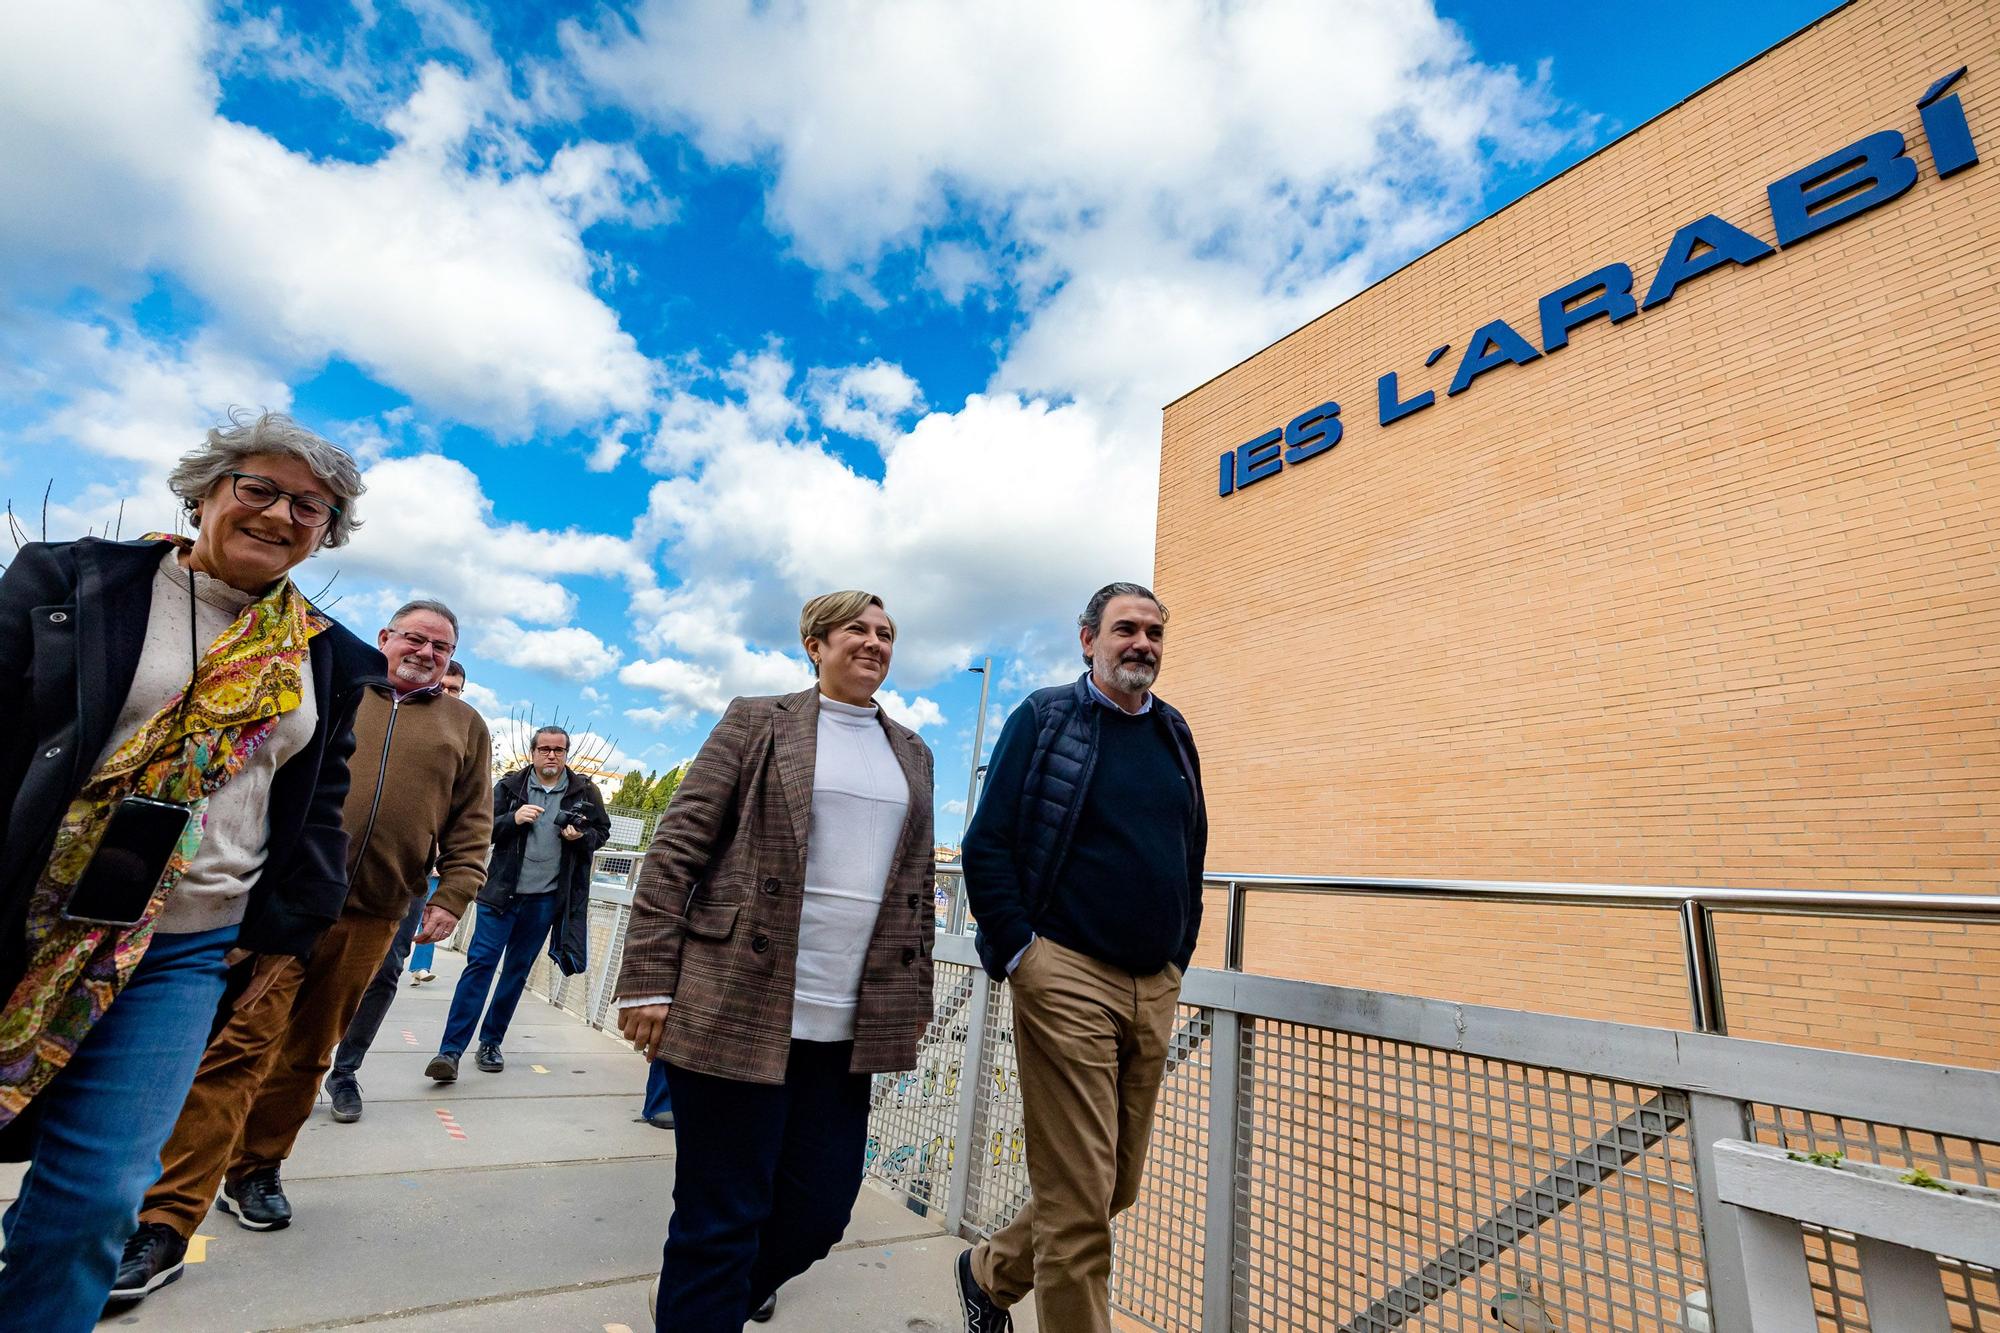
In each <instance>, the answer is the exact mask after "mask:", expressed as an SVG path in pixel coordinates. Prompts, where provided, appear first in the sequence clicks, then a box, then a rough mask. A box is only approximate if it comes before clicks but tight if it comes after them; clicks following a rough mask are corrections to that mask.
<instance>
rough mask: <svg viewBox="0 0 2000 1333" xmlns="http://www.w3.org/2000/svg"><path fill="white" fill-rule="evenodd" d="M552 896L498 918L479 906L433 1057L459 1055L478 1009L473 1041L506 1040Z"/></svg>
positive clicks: (548, 920) (533, 898)
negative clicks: (482, 1011)
mask: <svg viewBox="0 0 2000 1333" xmlns="http://www.w3.org/2000/svg"><path fill="white" fill-rule="evenodd" d="M560 892H561V890H557V893H560ZM557 893H531V894H528V895H527V896H525V897H519V898H516V899H514V905H513V906H512V907H510V908H508V909H507V910H506V911H504V912H496V911H495V910H493V909H492V908H491V907H488V906H487V905H486V904H485V903H481V904H479V906H478V908H477V909H476V910H477V911H478V913H479V915H478V917H477V919H476V920H474V922H473V923H472V943H471V944H469V945H467V946H466V950H465V971H463V972H461V973H459V975H458V988H457V989H456V990H454V991H453V992H452V993H451V1014H450V1016H449V1017H447V1018H446V1019H445V1022H444V1040H443V1042H441V1043H440V1044H439V1046H438V1050H439V1052H441V1053H442V1054H445V1055H463V1054H465V1048H466V1047H467V1046H468V1045H470V1044H471V1043H472V1025H473V1024H474V1023H476V1022H478V1021H479V1011H480V1009H481V1008H482V1007H484V1008H485V1009H486V1021H485V1022H484V1023H482V1024H480V1027H479V1040H480V1041H481V1042H482V1043H484V1042H492V1043H493V1044H494V1045H495V1046H498V1045H499V1044H500V1043H501V1042H503V1041H505V1040H506V1039H507V1025H508V1024H509V1023H511V1022H513V1020H514V1006H515V1005H517V1004H519V1003H520V1002H521V992H522V991H523V990H525V989H526V988H527V985H528V972H529V970H530V969H531V968H533V967H534V965H535V958H536V956H537V955H538V954H540V953H541V951H542V946H543V945H544V944H546V943H547V942H548V938H549V928H550V927H551V926H553V925H555V922H556V897H557ZM496 969H497V970H498V971H499V973H500V984H499V985H497V986H495V985H494V984H493V973H494V971H495V970H496ZM489 988H490V989H491V990H492V991H493V1003H492V1004H491V1005H490V1006H489V1005H487V1004H486V992H487V990H488V989H489Z"/></svg>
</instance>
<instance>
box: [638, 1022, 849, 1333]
mask: <svg viewBox="0 0 2000 1333" xmlns="http://www.w3.org/2000/svg"><path fill="white" fill-rule="evenodd" d="M853 1057H854V1043H853V1042H851V1041H794V1042H793V1043H792V1049H791V1058H790V1060H789V1061H788V1062H787V1063H786V1066H785V1081H784V1083H783V1084H782V1085H780V1086H777V1087H771V1086H769V1085H767V1084H762V1083H746V1082H743V1081H742V1080H740V1079H733V1078H717V1077H716V1076H715V1075H713V1074H697V1073H695V1072H694V1071H692V1070H688V1069H682V1068H680V1067H679V1066H678V1065H668V1064H665V1063H664V1062H662V1063H660V1064H658V1065H656V1066H654V1067H655V1068H664V1069H665V1070H666V1071H667V1079H668V1081H669V1082H670V1083H672V1084H673V1089H674V1142H675V1145H676V1150H675V1156H674V1213H673V1217H672V1218H671V1219H670V1220H669V1221H668V1223H667V1245H666V1252H665V1253H664V1254H663V1255H662V1256H661V1261H660V1304H659V1315H658V1327H659V1328H660V1329H667V1330H672V1333H741V1330H742V1328H743V1323H744V1321H745V1320H747V1319H748V1318H749V1317H750V1312H751V1311H752V1310H754V1309H756V1308H757V1307H758V1306H759V1305H762V1304H763V1303H764V1301H765V1299H766V1298H767V1297H769V1296H770V1295H771V1294H772V1293H773V1292H775V1291H777V1289H778V1288H779V1287H781V1286H783V1285H784V1284H785V1283H787V1282H789V1281H791V1279H793V1278H795V1277H797V1276H798V1275H799V1274H801V1273H803V1272H805V1271H806V1269H808V1268H810V1267H812V1266H813V1265H814V1264H815V1263H817V1262H819V1261H820V1260H821V1259H824V1258H825V1257H826V1255H827V1252H828V1251H830V1250H832V1249H833V1247H834V1246H835V1245H836V1244H837V1243H839V1241H840V1235H841V1233H842V1232H843V1231H845V1230H846V1229H847V1220H848V1218H849V1217H850V1216H851V1215H852V1214H853V1212H854V1199H855V1196H856V1195H858V1194H860V1192H861V1171H862V1167H863V1166H864V1164H865V1163H866V1160H867V1149H868V1085H869V1082H870V1080H869V1077H868V1075H866V1074H850V1073H849V1072H848V1071H847V1066H848V1064H849V1063H850V1062H851V1061H852V1059H853Z"/></svg>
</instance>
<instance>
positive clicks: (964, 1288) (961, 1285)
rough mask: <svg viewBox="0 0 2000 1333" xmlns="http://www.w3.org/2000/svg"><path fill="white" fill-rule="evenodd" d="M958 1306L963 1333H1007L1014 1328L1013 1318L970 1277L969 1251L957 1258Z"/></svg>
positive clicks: (975, 1279) (977, 1280)
mask: <svg viewBox="0 0 2000 1333" xmlns="http://www.w3.org/2000/svg"><path fill="white" fill-rule="evenodd" d="M958 1304H959V1308H960V1309H962V1310H963V1311H964V1312H965V1333H1008V1331H1009V1330H1010V1329H1012V1328H1013V1327H1014V1316H1012V1315H1010V1314H1008V1313H1007V1312H1006V1311H1005V1310H1003V1309H1001V1308H1000V1307H999V1306H997V1305H995V1304H994V1303H993V1298H992V1297H991V1296H988V1295H987V1294H986V1289H985V1288H984V1287H982V1286H980V1285H979V1279H978V1278H976V1277H974V1276H972V1251H971V1250H967V1251H965V1252H964V1253H963V1254H961V1255H959V1256H958Z"/></svg>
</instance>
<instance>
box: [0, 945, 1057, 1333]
mask: <svg viewBox="0 0 2000 1333" xmlns="http://www.w3.org/2000/svg"><path fill="white" fill-rule="evenodd" d="M461 962H462V960H461V958H460V956H459V955H457V954H451V953H445V952H442V951H441V952H439V954H438V956H437V969H438V979H437V980H436V981H434V982H432V983H430V984H429V985H426V986H422V987H412V986H410V985H409V983H408V980H407V979H405V981H404V983H403V987H402V991H401V994H400V995H399V996H398V997H397V1000H396V1005H395V1007H394V1008H393V1009H391V1010H390V1011H389V1017H388V1021H387V1022H385V1023H384V1024H383V1026H382V1033H381V1036H380V1037H379V1038H378V1040H377V1041H376V1043H375V1048H374V1051H373V1053H372V1054H371V1055H370V1056H369V1058H368V1062H367V1064H366V1065H365V1066H363V1068H362V1070H361V1085H362V1094H363V1096H364V1098H365V1099H366V1102H367V1110H366V1113H365V1114H364V1115H363V1116H362V1118H361V1120H360V1121H359V1122H358V1123H356V1124H352V1125H337V1124H335V1123H334V1122H333V1121H332V1119H331V1118H330V1117H329V1116H328V1115H327V1112H326V1107H325V1103H324V1102H322V1103H321V1106H320V1108H319V1109H318V1110H317V1111H316V1112H315V1113H314V1116H313V1118H312V1120H311V1121H310V1122H308V1123H307V1125H306V1128H305V1130H304V1132H303V1133H301V1135H300V1136H299V1143H298V1146H297V1148H296V1149H295V1150H294V1151H293V1154H292V1157H291V1160H290V1161H289V1162H287V1163H286V1165H285V1171H284V1180H285V1187H286V1193H287V1194H288V1195H289V1196H290V1198H291V1201H292V1206H293V1208H294V1209H295V1210H296V1218H295V1220H294V1222H293V1223H292V1225H291V1227H290V1228H288V1229H287V1230H284V1231H279V1232H271V1233H266V1234H259V1233H256V1232H250V1231H245V1230H242V1229H241V1228H239V1227H238V1226H237V1225H236V1224H235V1221H234V1220H233V1219H232V1218H231V1217H230V1216H229V1215H228V1214H225V1213H222V1212H220V1211H216V1212H212V1213H211V1214H210V1215H209V1217H208V1220H207V1221H206V1222H204V1223H203V1225H202V1228H201V1231H200V1233H199V1238H198V1239H197V1240H196V1241H195V1242H194V1244H193V1245H192V1246H191V1247H190V1250H189V1255H188V1258H189V1260H190V1263H189V1265H188V1268H187V1272H186V1275H185V1276H184V1277H182V1278H181V1280H180V1281H179V1282H177V1283H175V1284H174V1285H172V1286H169V1287H166V1288H163V1289H162V1290H161V1291H159V1292H157V1293H156V1294H154V1295H153V1296H152V1297H151V1298H149V1299H148V1300H146V1301H145V1302H143V1303H142V1304H140V1305H138V1306H136V1307H133V1308H131V1309H129V1310H126V1311H124V1312H121V1313H116V1314H114V1315H112V1316H111V1317H110V1318H108V1319H106V1320H105V1321H104V1323H103V1324H101V1325H100V1327H101V1328H106V1329H110V1328H133V1329H142V1330H163V1331H164V1330H172V1331H173V1333H208V1331H210V1330H214V1333H239V1331H240V1330H248V1329H258V1330H277V1329H324V1328H346V1327H351V1326H355V1325H381V1326H384V1327H387V1328H393V1329H408V1330H416V1329H424V1330H431V1329H437V1330H460V1329H463V1330H473V1329H477V1330H481V1331H482V1333H486V1331H493V1333H503V1331H504V1333H512V1331H514V1330H519V1331H520V1333H551V1331H554V1330H571V1329H575V1330H587V1331H588V1333H626V1331H627V1330H646V1329H650V1328H651V1327H652V1324H651V1320H650V1319H649V1318H648V1316H647V1313H646V1293H647V1287H648V1285H649V1284H650V1282H651V1280H652V1277H653V1274H654V1273H655V1272H657V1271H658V1267H659V1260H660V1243H661V1241H662V1240H663V1239H664V1237H665V1234H666V1219H667V1213H668V1210H669V1206H670V1199H671V1191H672V1188H673V1164H674V1136H673V1135H672V1134H671V1133H668V1132H665V1131H662V1130H658V1129H654V1128H653V1127H651V1126H650V1125H647V1124H644V1123H640V1122H635V1118H636V1117H637V1115H638V1113H639V1102H640V1095H641V1092H642V1090H643V1089H644V1087H645V1082H646V1066H645V1062H644V1061H643V1060H642V1059H641V1058H640V1057H639V1056H638V1055H636V1054H635V1053H634V1052H633V1051H632V1050H631V1049H630V1048H628V1047H626V1046H624V1045H623V1044H622V1043H620V1042H618V1041H616V1040H614V1039H613V1038H611V1037H608V1036H606V1035H604V1034H603V1033H599V1032H594V1031H592V1030H591V1029H590V1028H588V1027H586V1026H585V1025H584V1024H583V1023H581V1022H579V1021H578V1020H576V1019H574V1018H572V1017H570V1016H569V1015H568V1014H566V1013H563V1012H562V1011H561V1010H558V1009H555V1008H553V1007H551V1006H550V1005H548V1004H546V1003H544V1002H543V1001H542V1000H540V999H539V998H537V997H535V996H534V995H532V994H531V995H528V996H525V997H523V999H522V1001H521V1008H520V1010H519V1012H518V1013H517V1014H516V1017H515V1022H514V1026H513V1030H512V1032H510V1033H509V1035H508V1041H507V1045H506V1055H507V1069H506V1071H505V1072H504V1073H501V1074H482V1073H480V1072H479V1071H478V1070H477V1069H475V1068H474V1067H473V1065H472V1063H471V1061H470V1060H469V1059H468V1060H467V1062H466V1064H465V1066H464V1070H465V1072H464V1073H463V1074H462V1075H461V1076H460V1078H459V1081H458V1083H457V1084H456V1085H452V1086H447V1087H438V1086H436V1085H434V1084H432V1083H431V1082H430V1080H428V1079H426V1078H425V1077H424V1076H423V1067H424V1064H425V1063H426V1062H427V1061H428V1060H429V1059H430V1057H431V1055H432V1053H433V1052H434V1051H435V1050H436V1049H437V1042H438V1037H439V1034H440V1032H441V1031H442V1030H443V1027H444V1018H445V1010H446V1008H447V1006H448V1005H449V1004H450V1000H451V986H452V983H453V982H454V981H455V980H456V978H457V975H458V971H459V968H460V966H461ZM447 1117H448V1119H447ZM453 1125H456V1127H457V1129H458V1130H459V1132H460V1133H462V1135H463V1137H462V1138H461V1137H457V1136H454V1134H453V1133H452V1132H451V1127H452V1126H453ZM19 1177H20V1168H18V1167H5V1168H0V1198H11V1197H12V1196H13V1194H14V1192H15V1187H16V1184H17V1182H18V1180H19ZM963 1248H964V1245H963V1244H962V1243H961V1242H959V1241H957V1240H952V1239H947V1238H946V1237H944V1236H943V1235H941V1234H940V1233H939V1231H938V1228H937V1227H936V1226H935V1225H933V1224H932V1223H930V1222H928V1221H927V1220H926V1219H924V1218H922V1217H919V1216H917V1215H915V1214H913V1213H911V1212H910V1211H908V1210H907V1209H906V1208H904V1207H903V1206H902V1204H901V1202H900V1201H899V1200H897V1199H894V1198H892V1197H890V1196H889V1195H888V1194H886V1193H882V1192H879V1191H877V1190H876V1189H875V1188H873V1187H872V1186H870V1187H864V1188H863V1190H862V1194H861V1199H860V1202H859V1204H858V1205H857V1207H856V1209H855V1216H854V1222H853V1224H852V1225H851V1226H850V1227H849V1229H848V1233H847V1237H846V1239H845V1241H844V1242H843V1243H842V1246H841V1247H840V1248H839V1249H838V1250H836V1251H835V1252H834V1253H833V1254H832V1255H831V1256H829V1257H828V1258H827V1259H825V1260H824V1261H822V1262H821V1263H820V1264H819V1265H818V1266H817V1267H816V1268H814V1269H813V1270H812V1271H811V1272H810V1273H807V1274H806V1275H805V1276H804V1277H802V1278H800V1279H798V1280H797V1281H795V1282H794V1283H792V1284H791V1285H789V1286H787V1287H786V1288H785V1290H784V1291H783V1292H782V1293H781V1295H780V1297H779V1305H778V1315H777V1318H776V1319H774V1320H773V1321H772V1322H771V1323H769V1324H767V1325H762V1326H759V1325H751V1326H750V1327H752V1328H757V1327H764V1328H769V1329H771V1330H773V1331H774V1333H777V1331H779V1330H786V1329H791V1330H797V1331H799V1333H805V1331H806V1330H811V1331H812V1333H829V1331H831V1330H854V1331H855V1333H863V1331H864V1330H865V1333H929V1331H930V1330H947V1331H949V1330H956V1329H958V1328H960V1327H961V1323H960V1320H959V1316H958V1313H957V1307H956V1303H955V1301H954V1299H953V1292H952V1285H951V1266H952V1264H953V1262H954V1261H955V1259H956V1257H957V1255H958V1252H959V1251H960V1250H961V1249H963ZM1021 1314H1022V1316H1024V1317H1022V1318H1019V1319H1017V1320H1016V1327H1017V1328H1021V1329H1024V1330H1032V1329H1033V1327H1034V1321H1033V1315H1032V1312H1031V1311H1027V1310H1023V1311H1022V1312H1021Z"/></svg>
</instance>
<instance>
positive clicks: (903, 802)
mask: <svg viewBox="0 0 2000 1333" xmlns="http://www.w3.org/2000/svg"><path fill="white" fill-rule="evenodd" d="M817 745H818V753H817V755H816V757H815V760H814V766H813V798H812V829H811V832H810V833H809V834H808V835H807V838H806V887H805V906H804V907H803V909H802V910H801V911H800V913H799V957H798V971H797V976H796V980H795V982H794V988H793V1004H792V1036H794V1037H796V1038H798V1039H800V1040H803V1041H847V1040H849V1039H850V1038H852V1037H853V1036H854V1011H855V1008H856V1006H857V1004H858V1003H859V1000H860V995H861V965H862V963H863V961H864V960H865V959H866V957H867V953H868V942H869V940H871V939H872V938H873V937H874V934H875V918H876V916H877V914H878V913H880V911H881V909H882V895H883V893H884V892H886V891H887V889H888V887H889V875H890V872H891V870H892V869H893V868H894V865H895V860H896V849H897V846H898V845H899V844H900V843H901V841H902V836H903V820H904V816H905V815H906V814H907V813H908V811H909V804H910V784H909V780H908V779H907V778H905V777H904V776H903V767H902V765H901V764H899V763H897V762H896V753H895V751H894V750H892V749H891V748H890V747H889V736H888V733H887V732H885V731H884V730H883V729H882V723H881V720H880V719H879V718H878V717H877V716H876V712H875V707H874V705H872V704H870V705H866V706H862V707H857V706H855V705H854V704H844V703H841V702H840V701H839V700H837V699H829V698H827V697H826V696H825V695H821V696H820V700H819V733H818V741H817Z"/></svg>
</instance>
